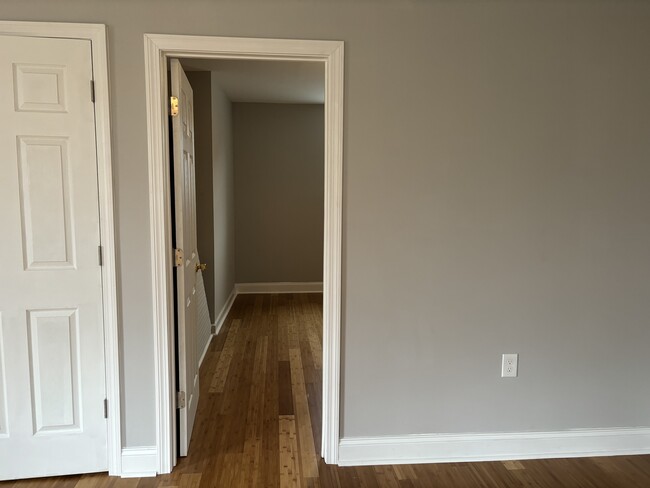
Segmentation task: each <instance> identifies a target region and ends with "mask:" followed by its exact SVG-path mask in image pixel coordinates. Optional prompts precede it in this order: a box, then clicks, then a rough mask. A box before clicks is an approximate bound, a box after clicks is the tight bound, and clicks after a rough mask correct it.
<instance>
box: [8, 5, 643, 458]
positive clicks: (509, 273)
mask: <svg viewBox="0 0 650 488" xmlns="http://www.w3.org/2000/svg"><path fill="white" fill-rule="evenodd" d="M2 16H3V18H4V19H17V20H47V21H77V22H102V23H106V24H108V27H109V44H110V69H111V78H112V85H111V95H112V117H113V128H114V131H113V136H114V157H115V186H116V214H117V228H118V235H119V246H118V247H119V252H120V264H119V265H120V273H121V277H120V278H121V306H122V310H121V314H122V321H123V322H122V340H123V351H122V354H123V367H124V371H125V373H124V399H123V401H124V422H125V428H124V431H125V443H126V445H127V446H139V445H152V444H154V443H155V428H154V416H153V415H152V412H153V411H154V381H153V373H154V356H153V324H152V311H151V308H152V299H151V291H150V288H151V278H150V276H151V269H150V236H149V203H148V184H147V181H148V173H147V133H146V114H145V106H144V100H145V97H144V94H145V86H144V61H143V57H144V55H143V48H142V46H143V40H142V36H143V34H144V33H145V32H155V33H161V32H162V33H170V34H173V33H177V34H202V35H220V36H255V37H272V38H274V37H281V38H312V39H340V40H344V41H346V59H345V68H346V79H345V90H346V91H345V98H346V105H345V124H346V125H345V133H344V136H345V148H344V158H345V161H344V164H345V168H344V195H343V198H344V204H343V215H344V228H343V289H344V296H343V311H342V314H343V316H342V319H343V342H344V343H343V370H342V374H343V391H342V402H343V410H342V420H343V434H344V435H345V436H358V435H381V434H406V433H412V432H452V431H453V432H472V431H474V432H488V431H506V432H507V431H520V430H533V429H540V430H551V429H564V428H569V427H613V426H639V425H650V388H649V385H648V378H647V371H649V370H650V355H649V354H648V344H650V327H649V326H648V317H650V287H649V286H648V283H649V282H650V253H648V249H650V220H649V219H648V208H650V192H649V191H648V188H649V187H650V164H648V161H649V159H650V137H648V134H649V133H650V91H649V90H648V87H650V57H649V56H648V46H650V29H648V26H649V25H650V3H648V2H637V1H626V0H616V1H614V0H612V1H600V0H594V1H593V2H586V1H568V0H567V1H560V0H558V1H543V0H539V1H532V0H522V1H519V2H512V1H506V0H491V1H487V0H486V1H481V0H475V1H469V0H466V1H456V2H448V1H442V0H440V1H437V0H431V1H426V2H424V1H416V0H405V1H400V2H398V1H389V0H377V1H375V2H370V1H360V2H338V1H333V2H307V3H306V2H300V3H297V2H295V1H291V0H272V1H266V2H254V1H248V0H246V1H241V2H226V1H219V0H215V1H213V2H204V1H198V0H190V1H186V2H183V3H182V9H181V8H180V3H179V2H177V1H172V0H159V1H157V2H155V4H153V3H152V2H149V1H144V0H134V1H131V2H114V1H107V0H96V1H92V2H89V1H87V0H59V1H57V2H52V1H49V0H31V1H30V2H24V1H23V0H4V1H3V2H2ZM215 174H216V173H215ZM215 288H216V286H215ZM503 352H519V353H520V354H521V356H520V377H519V378H517V379H516V380H512V379H509V380H502V379H500V378H499V362H500V359H499V356H500V354H501V353H503ZM504 399H507V400H508V402H509V405H510V406H509V408H508V409H507V412H506V413H504V412H503V404H504V403H503V402H504Z"/></svg>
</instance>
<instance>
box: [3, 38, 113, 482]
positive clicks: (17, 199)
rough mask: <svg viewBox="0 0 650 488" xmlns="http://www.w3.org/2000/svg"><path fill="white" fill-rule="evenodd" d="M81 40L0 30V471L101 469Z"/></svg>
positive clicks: (90, 160)
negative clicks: (0, 90)
mask: <svg viewBox="0 0 650 488" xmlns="http://www.w3.org/2000/svg"><path fill="white" fill-rule="evenodd" d="M90 48H91V46H90V41H86V40H78V39H48V38H37V37H19V36H4V35H2V36H0V86H2V87H3V88H5V89H6V91H7V94H6V95H7V96H5V97H2V98H0V113H2V118H0V174H2V178H0V229H2V232H3V234H2V238H1V239H0V256H2V264H1V267H2V272H1V273H0V460H1V462H0V479H16V478H27V477H38V476H50V475H65V474H76V473H83V472H94V471H105V470H106V469H107V452H106V420H105V419H104V409H103V404H104V398H105V397H106V396H105V395H106V390H105V379H104V374H105V366H104V342H103V337H104V336H103V318H102V288H101V286H102V283H101V268H100V266H99V256H98V246H99V244H100V234H99V203H98V188H97V160H96V146H95V114H94V105H93V103H92V100H91V92H90V81H91V79H92V58H91V49H90Z"/></svg>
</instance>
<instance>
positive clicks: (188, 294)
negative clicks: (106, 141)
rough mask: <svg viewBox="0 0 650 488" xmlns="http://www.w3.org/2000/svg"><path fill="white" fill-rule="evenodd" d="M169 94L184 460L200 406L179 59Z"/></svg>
mask: <svg viewBox="0 0 650 488" xmlns="http://www.w3.org/2000/svg"><path fill="white" fill-rule="evenodd" d="M171 81H172V85H171V89H172V95H173V96H176V97H177V98H178V106H179V113H178V115H177V116H175V117H174V118H173V120H172V132H173V134H172V136H173V141H174V158H173V159H174V204H175V207H174V208H175V215H174V218H175V223H176V235H175V246H176V248H177V249H182V250H183V255H184V259H183V263H182V265H181V266H177V267H176V283H177V299H176V306H177V310H178V314H177V316H178V324H177V325H178V344H177V347H178V383H179V384H178V389H179V391H181V392H184V393H185V406H184V407H182V408H181V409H180V412H179V429H178V430H179V446H180V451H179V455H180V456H187V452H188V449H189V445H190V438H191V437H192V427H193V426H194V418H195V416H196V408H197V405H198V402H199V368H198V363H199V359H198V351H197V350H196V347H197V346H196V335H197V332H196V330H197V325H196V321H197V317H198V314H197V303H198V301H197V298H196V273H197V264H198V252H197V248H196V246H197V244H196V190H195V174H196V171H195V165H194V98H193V92H192V87H191V86H190V82H189V81H188V79H187V76H186V75H185V72H184V71H183V68H182V67H181V64H180V62H179V61H178V60H176V59H172V60H171Z"/></svg>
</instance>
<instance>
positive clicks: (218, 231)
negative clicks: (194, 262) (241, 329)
mask: <svg viewBox="0 0 650 488" xmlns="http://www.w3.org/2000/svg"><path fill="white" fill-rule="evenodd" d="M211 83H212V168H213V178H212V187H213V192H214V196H213V199H214V200H213V205H214V207H213V208H214V261H215V274H214V304H215V305H214V310H215V314H216V317H217V318H218V316H219V314H220V312H221V310H222V309H223V307H224V306H225V304H226V302H227V301H228V297H229V296H230V294H231V293H232V291H233V287H234V286H235V193H234V192H235V173H234V168H233V151H232V122H231V120H232V104H231V103H230V100H229V99H228V97H226V95H225V94H224V92H223V90H221V88H220V87H219V84H218V83H217V82H216V81H215V79H214V78H212V82H211ZM215 320H216V318H215Z"/></svg>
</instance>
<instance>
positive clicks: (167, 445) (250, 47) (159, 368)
mask: <svg viewBox="0 0 650 488" xmlns="http://www.w3.org/2000/svg"><path fill="white" fill-rule="evenodd" d="M144 50H145V76H146V91H147V95H146V108H147V124H148V144H149V205H150V216H151V219H150V224H151V255H152V282H153V318H154V347H155V374H156V379H155V386H156V423H157V431H156V435H157V447H158V449H157V450H158V458H159V466H158V472H159V473H169V472H171V470H172V468H173V467H174V464H175V457H176V456H175V449H176V446H175V443H173V442H172V439H173V438H174V425H175V415H174V403H175V402H174V400H175V399H174V397H173V396H174V390H175V387H174V374H173V371H174V364H173V358H174V342H173V337H174V336H173V325H174V324H173V303H174V297H173V288H172V269H173V267H172V262H173V255H172V245H171V243H172V238H171V222H172V220H171V219H172V217H171V211H170V209H171V200H170V199H171V192H170V181H169V180H170V178H169V164H170V159H169V144H168V139H169V134H168V125H167V113H168V95H167V60H168V58H169V57H176V58H211V59H219V58H221V59H264V60H278V61H313V62H320V63H323V65H324V68H325V215H324V217H325V219H324V231H325V233H324V257H323V414H322V418H323V429H322V432H323V437H322V450H321V453H322V456H323V458H324V459H325V462H327V463H330V464H336V463H337V462H338V452H339V435H340V433H339V397H340V332H341V228H342V193H343V185H342V183H343V178H342V174H343V42H341V41H306V40H288V39H255V38H236V37H207V36H183V35H162V34H145V35H144Z"/></svg>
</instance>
